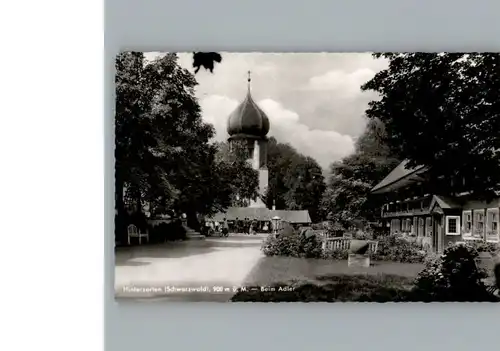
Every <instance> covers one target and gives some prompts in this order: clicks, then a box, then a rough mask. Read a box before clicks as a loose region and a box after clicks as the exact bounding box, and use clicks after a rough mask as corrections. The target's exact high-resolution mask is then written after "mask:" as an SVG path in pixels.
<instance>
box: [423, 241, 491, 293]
mask: <svg viewBox="0 0 500 351" xmlns="http://www.w3.org/2000/svg"><path fill="white" fill-rule="evenodd" d="M478 255H479V253H478V251H477V250H476V248H475V247H474V246H473V245H469V244H456V245H452V246H450V247H448V248H446V249H445V250H444V252H443V254H442V255H441V256H435V257H431V258H429V259H428V260H427V262H426V265H425V268H424V269H423V270H422V271H421V272H420V273H419V274H418V276H417V278H416V279H415V288H414V289H413V292H414V294H416V296H418V297H419V299H421V300H424V301H497V299H496V297H494V296H493V295H492V294H490V293H489V292H488V291H487V289H486V286H485V285H484V283H483V281H482V280H483V279H484V278H485V277H486V276H487V275H486V273H485V272H484V271H483V270H481V269H479V268H478V267H477V265H476V260H477V257H478Z"/></svg>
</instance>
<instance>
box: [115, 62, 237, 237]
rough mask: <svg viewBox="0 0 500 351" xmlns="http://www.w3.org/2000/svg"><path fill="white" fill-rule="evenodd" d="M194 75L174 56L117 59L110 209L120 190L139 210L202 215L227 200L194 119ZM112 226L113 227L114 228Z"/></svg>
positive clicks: (203, 130)
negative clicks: (113, 183)
mask: <svg viewBox="0 0 500 351" xmlns="http://www.w3.org/2000/svg"><path fill="white" fill-rule="evenodd" d="M196 84H197V83H196V80H195V78H194V76H193V75H192V74H191V73H189V72H188V71H187V70H185V69H183V68H181V67H180V66H179V65H178V64H177V56H176V55H175V54H167V55H165V56H162V57H160V58H157V59H156V60H154V61H152V62H145V60H144V56H143V55H142V54H141V53H135V52H126V53H122V54H120V55H118V57H117V59H116V121H115V126H116V128H115V132H116V137H115V140H116V143H115V157H116V168H115V177H116V208H117V211H118V215H119V216H120V215H121V214H122V213H123V208H124V195H125V199H128V201H129V202H132V203H134V204H136V205H137V206H136V208H137V209H141V208H142V207H143V206H144V204H145V203H148V204H150V205H151V208H150V211H151V212H153V213H155V212H160V213H161V212H164V211H166V210H167V209H173V210H175V211H178V212H180V211H182V212H186V213H188V215H189V216H194V215H195V213H202V214H209V213H213V212H214V211H218V210H220V209H223V208H225V207H227V206H228V205H229V204H230V197H231V189H230V188H229V187H228V186H226V184H225V182H224V181H223V180H222V179H221V177H220V175H221V174H222V173H223V172H224V171H225V169H224V167H223V165H220V164H218V163H217V162H216V160H215V155H216V152H217V147H216V146H215V145H213V144H211V143H209V140H210V139H211V138H212V137H213V135H214V129H213V127H212V126H211V125H209V124H206V123H204V122H203V121H202V119H201V113H200V107H199V105H198V102H197V100H196V98H195V96H194V87H195V86H196ZM117 229H118V228H117Z"/></svg>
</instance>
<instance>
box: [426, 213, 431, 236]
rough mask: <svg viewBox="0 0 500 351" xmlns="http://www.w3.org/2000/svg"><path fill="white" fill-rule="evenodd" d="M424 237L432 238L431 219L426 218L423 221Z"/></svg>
mask: <svg viewBox="0 0 500 351" xmlns="http://www.w3.org/2000/svg"><path fill="white" fill-rule="evenodd" d="M425 236H427V237H430V236H432V218H431V217H427V218H426V219H425Z"/></svg>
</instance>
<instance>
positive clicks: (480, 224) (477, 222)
mask: <svg viewBox="0 0 500 351" xmlns="http://www.w3.org/2000/svg"><path fill="white" fill-rule="evenodd" d="M473 228H474V232H473V233H472V235H474V236H477V237H482V236H483V233H484V210H475V211H474V222H473Z"/></svg>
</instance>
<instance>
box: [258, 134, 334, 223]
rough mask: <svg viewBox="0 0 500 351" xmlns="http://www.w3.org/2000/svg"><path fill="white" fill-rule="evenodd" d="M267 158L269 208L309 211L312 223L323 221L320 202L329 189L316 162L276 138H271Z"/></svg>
mask: <svg viewBox="0 0 500 351" xmlns="http://www.w3.org/2000/svg"><path fill="white" fill-rule="evenodd" d="M267 157H268V162H267V167H268V170H269V187H268V191H267V196H266V203H267V206H268V207H271V206H272V205H273V203H274V204H275V206H276V209H287V210H308V211H309V214H310V216H311V219H312V220H313V221H318V220H320V218H321V198H322V196H323V192H324V191H325V188H326V185H325V179H324V177H323V174H322V169H321V167H320V166H319V165H318V163H317V162H316V160H314V159H313V158H312V157H308V156H305V155H302V154H300V153H299V152H298V151H297V150H295V149H294V148H293V147H292V146H291V145H289V144H283V143H279V142H278V141H277V140H276V139H275V138H273V137H271V138H269V143H268V156H267Z"/></svg>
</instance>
